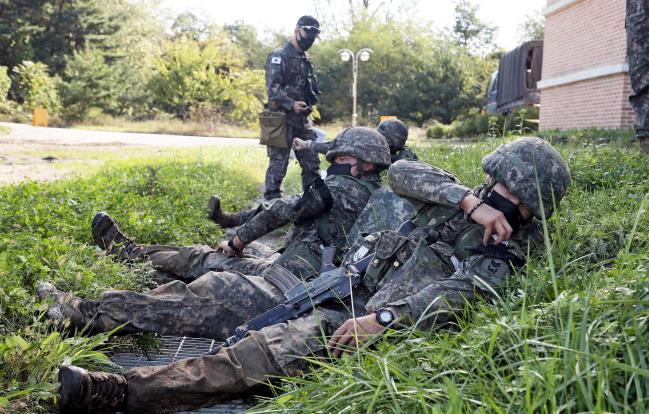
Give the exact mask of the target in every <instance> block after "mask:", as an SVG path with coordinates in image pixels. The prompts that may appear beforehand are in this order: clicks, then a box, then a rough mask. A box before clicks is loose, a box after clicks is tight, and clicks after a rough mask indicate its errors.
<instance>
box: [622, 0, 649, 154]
mask: <svg viewBox="0 0 649 414" xmlns="http://www.w3.org/2000/svg"><path fill="white" fill-rule="evenodd" d="M626 10H627V14H626V31H627V55H628V58H629V76H630V78H631V88H632V89H633V93H632V95H631V96H630V97H629V101H630V102H631V106H632V107H633V110H634V111H635V114H636V118H635V132H636V136H637V137H638V139H640V140H641V141H644V142H642V144H643V147H645V149H646V150H647V151H649V3H648V2H647V1H646V0H627V2H626Z"/></svg>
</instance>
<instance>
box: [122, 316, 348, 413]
mask: <svg viewBox="0 0 649 414" xmlns="http://www.w3.org/2000/svg"><path fill="white" fill-rule="evenodd" d="M342 309H344V308H342ZM349 317H350V314H349V313H347V312H346V311H344V310H331V309H318V311H316V312H312V313H309V314H307V315H305V316H303V317H300V318H298V319H295V320H292V321H288V322H285V323H280V324H277V325H273V326H270V327H268V328H264V329H262V330H261V331H259V332H250V334H249V335H248V336H246V337H245V338H244V339H243V340H241V341H240V342H238V343H237V344H235V345H234V346H232V347H230V348H223V349H221V350H220V351H219V352H218V353H217V354H216V355H212V356H206V357H200V358H188V359H184V360H181V361H178V362H176V363H173V364H170V365H166V366H158V367H142V368H134V369H130V370H128V371H126V372H125V373H124V375H125V376H126V378H127V379H128V393H127V412H129V413H162V412H176V411H181V410H192V409H196V408H199V407H202V406H208V405H212V404H216V403H218V402H219V401H221V400H223V399H226V398H228V395H231V394H236V393H241V392H245V391H249V390H251V389H252V388H254V387H256V386H259V385H260V383H263V382H266V381H268V380H270V379H271V378H272V377H274V376H278V375H289V376H290V375H296V374H297V373H298V372H299V371H304V370H305V369H308V367H309V366H308V363H307V362H306V361H305V360H304V359H302V357H304V356H308V355H316V356H325V354H326V350H325V345H324V344H325V343H326V342H325V341H324V336H329V335H331V334H332V333H333V332H334V330H335V329H336V328H337V327H338V326H340V325H341V324H342V323H343V322H344V321H345V320H347V319H348V318H349Z"/></svg>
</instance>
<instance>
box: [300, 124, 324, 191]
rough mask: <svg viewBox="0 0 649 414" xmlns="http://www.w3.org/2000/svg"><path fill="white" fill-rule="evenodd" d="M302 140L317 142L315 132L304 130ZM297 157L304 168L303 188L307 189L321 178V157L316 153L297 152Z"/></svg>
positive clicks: (301, 135) (301, 132) (301, 133)
mask: <svg viewBox="0 0 649 414" xmlns="http://www.w3.org/2000/svg"><path fill="white" fill-rule="evenodd" d="M300 138H302V139H304V140H315V132H313V130H312V129H304V130H302V131H300ZM295 157H296V158H297V161H298V162H299V163H300V167H301V168H302V188H306V187H307V186H308V185H309V184H311V183H312V182H313V181H314V180H315V179H316V178H318V177H320V157H319V156H318V154H317V153H316V152H314V151H295Z"/></svg>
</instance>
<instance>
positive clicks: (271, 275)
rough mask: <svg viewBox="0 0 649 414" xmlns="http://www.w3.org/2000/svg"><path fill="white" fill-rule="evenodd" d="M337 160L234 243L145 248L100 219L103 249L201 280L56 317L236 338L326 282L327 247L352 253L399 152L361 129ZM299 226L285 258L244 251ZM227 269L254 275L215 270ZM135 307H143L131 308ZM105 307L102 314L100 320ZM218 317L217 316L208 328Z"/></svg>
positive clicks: (257, 217)
mask: <svg viewBox="0 0 649 414" xmlns="http://www.w3.org/2000/svg"><path fill="white" fill-rule="evenodd" d="M327 160H329V161H330V162H331V166H330V167H329V169H328V170H327V172H328V175H327V177H326V178H325V179H324V180H322V179H320V178H319V179H318V180H316V182H315V183H313V184H312V185H310V186H309V187H307V189H306V190H305V191H304V193H303V194H301V195H294V196H290V197H283V198H278V199H274V200H271V201H268V202H264V203H262V204H261V205H260V206H259V207H258V208H257V209H256V210H255V211H254V214H252V215H251V217H250V218H249V219H248V220H247V221H246V222H245V223H244V224H243V225H242V226H241V227H239V228H238V229H237V231H236V234H235V235H234V237H232V239H230V240H228V241H222V242H220V243H219V244H218V246H217V247H216V248H211V247H209V246H200V245H198V246H186V247H175V246H160V245H139V244H136V243H134V242H133V241H132V240H130V239H129V238H128V237H127V236H126V235H124V234H123V233H122V232H121V231H120V230H119V228H118V227H117V224H116V223H115V221H114V220H113V219H112V218H111V217H110V216H109V215H108V214H106V213H98V214H97V215H96V216H95V219H94V220H93V223H92V233H93V237H94V239H95V242H96V243H97V245H98V246H99V247H100V248H102V249H104V250H106V251H107V253H109V254H114V255H117V256H118V258H120V259H122V260H129V261H148V262H150V263H151V264H152V265H153V266H154V267H155V268H156V269H158V270H159V271H161V272H164V274H165V275H166V276H171V277H173V278H175V279H179V280H182V281H183V282H187V283H189V282H193V283H191V284H189V285H185V284H183V283H181V282H172V284H171V285H165V286H166V287H165V286H162V287H160V288H158V289H156V290H155V291H153V292H150V293H148V294H141V293H136V292H128V291H123V292H110V293H107V294H106V295H104V296H103V297H102V299H101V300H100V301H98V302H95V301H88V300H85V299H79V300H76V301H75V300H72V301H70V304H69V305H62V306H59V307H58V309H54V310H51V312H50V315H51V316H53V317H57V316H59V315H60V316H66V315H67V316H68V317H70V318H71V319H72V322H73V325H74V326H77V327H80V328H81V327H83V326H85V324H86V323H88V322H90V321H91V320H95V321H96V324H95V330H97V331H106V330H110V329H113V328H115V327H116V326H119V325H121V324H123V323H125V322H127V321H129V320H132V318H133V317H134V315H136V319H137V320H138V322H137V323H131V324H130V325H129V328H128V329H129V330H135V331H151V332H159V333H163V334H165V333H166V334H168V333H170V332H180V331H183V330H186V334H187V335H192V333H189V331H187V329H190V330H191V329H195V328H196V327H198V326H201V328H200V329H201V331H199V332H194V333H193V334H194V335H203V336H204V335H210V337H215V338H216V337H220V336H221V335H222V334H223V332H229V331H231V330H232V329H234V328H235V327H236V326H238V325H240V324H241V323H243V322H245V321H246V320H247V319H248V318H250V317H251V316H254V315H255V314H256V312H258V311H260V310H263V309H266V308H268V307H271V306H274V305H276V304H277V303H279V301H280V299H281V297H282V294H283V293H284V292H285V291H286V290H288V289H289V288H290V287H291V284H295V283H297V282H298V281H299V280H309V279H310V278H312V277H314V276H317V274H318V273H319V270H320V267H321V264H322V263H321V262H322V257H321V256H322V251H323V247H331V248H334V250H336V251H337V252H338V257H339V259H340V258H342V257H343V256H344V254H345V251H346V249H347V247H348V246H349V245H350V244H351V243H348V241H347V235H348V234H349V230H350V228H351V226H352V225H353V224H354V222H355V220H356V216H357V215H358V213H360V212H361V210H363V207H364V206H365V203H366V202H367V200H368V199H369V197H370V195H371V193H372V192H373V191H374V190H376V189H377V188H379V186H380V178H379V175H378V174H379V172H380V170H381V169H383V168H386V167H388V166H389V165H390V152H389V150H388V146H387V143H386V142H385V138H383V136H382V135H381V134H379V133H378V132H376V131H375V130H373V129H370V128H364V127H357V128H350V129H346V130H345V131H343V132H342V133H340V134H339V137H338V145H336V147H335V148H333V149H332V150H331V151H329V153H328V154H327ZM289 223H292V224H293V228H292V229H291V230H290V232H289V234H288V235H287V237H286V239H285V245H284V248H283V253H281V254H279V255H278V254H275V255H273V256H271V257H263V258H260V257H251V256H249V255H243V254H242V253H243V252H244V251H245V248H246V246H247V245H248V244H250V243H251V242H253V241H255V240H257V239H259V238H260V237H262V236H263V235H265V234H267V233H269V232H271V231H273V230H275V229H278V228H280V227H283V226H284V225H286V224H289ZM334 261H336V260H335V259H334ZM338 263H339V262H338ZM226 271H227V272H237V274H245V275H254V277H252V278H248V277H240V276H234V275H233V274H232V273H215V272H226ZM208 275H209V276H208ZM206 276H207V278H206ZM207 280H209V283H208V282H207ZM174 283H176V284H174ZM181 286H182V288H181ZM217 286H218V288H217ZM193 287H196V289H194V288H193ZM197 289H198V290H197ZM212 289H216V291H212ZM43 290H44V291H45V292H47V291H50V292H55V291H54V290H53V287H52V286H46V285H44V287H43ZM170 290H171V291H173V292H171V293H170ZM192 291H193V292H194V294H191V292H192ZM198 291H200V292H202V293H200V294H199V293H197V292H198ZM155 292H160V295H158V294H157V293H155ZM207 292H209V293H207ZM250 292H258V295H259V297H260V298H263V300H259V301H257V299H256V297H257V293H256V294H255V295H249V294H250ZM259 292H261V293H259ZM53 294H54V295H56V293H53ZM187 295H190V296H191V297H192V298H194V299H196V298H197V296H195V295H199V296H202V297H209V298H210V299H209V300H210V301H211V302H214V303H217V304H218V306H216V305H215V306H213V307H212V308H214V309H213V311H206V312H207V313H204V312H201V314H200V315H196V309H193V310H192V308H191V307H187V306H185V304H186V301H187V300H189V299H187V297H186V296H187ZM241 295H243V296H241ZM201 300H203V301H205V300H207V299H201ZM129 303H137V304H138V306H134V307H130V306H125V305H124V304H129ZM239 306H242V307H244V308H246V309H245V310H240V311H237V312H234V313H227V312H226V313H225V314H224V313H218V312H220V310H221V309H222V308H223V307H225V308H228V309H234V308H236V307H239ZM98 309H99V310H100V315H101V317H99V318H96V319H93V318H95V313H96V312H97V311H98ZM155 309H157V310H156V311H154V310H155ZM162 309H163V310H162ZM210 312H216V313H214V314H213V318H212V320H211V321H207V320H206V319H205V318H206V315H207V314H209V313H210ZM170 314H173V315H174V317H173V318H172V317H170V316H169V315H170ZM192 321H194V322H195V323H194V322H192ZM191 326H193V328H190V327H191ZM201 332H202V333H201ZM213 335H216V336H213ZM226 337H227V336H226Z"/></svg>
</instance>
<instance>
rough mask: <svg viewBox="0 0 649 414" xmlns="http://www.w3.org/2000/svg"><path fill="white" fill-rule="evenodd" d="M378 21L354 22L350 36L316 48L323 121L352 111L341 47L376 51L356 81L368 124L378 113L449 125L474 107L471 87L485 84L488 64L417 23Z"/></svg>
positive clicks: (348, 68)
mask: <svg viewBox="0 0 649 414" xmlns="http://www.w3.org/2000/svg"><path fill="white" fill-rule="evenodd" d="M377 20H378V19H367V20H365V21H363V22H358V23H357V24H356V25H355V26H354V27H353V28H352V30H351V32H350V34H349V35H348V36H346V37H340V38H338V39H335V40H329V41H324V42H322V43H321V44H320V45H319V46H318V47H317V48H314V51H313V57H314V60H315V64H316V67H317V69H318V77H319V79H320V83H321V89H322V90H323V91H324V92H323V95H322V96H321V102H320V104H319V106H318V107H319V109H320V114H321V116H322V119H323V120H324V121H331V120H333V119H339V118H344V119H347V117H348V114H350V113H351V98H350V94H349V91H350V86H349V85H350V83H351V65H350V63H349V62H341V61H340V57H339V56H338V53H337V51H338V50H339V49H340V48H342V47H347V48H350V49H352V50H358V49H360V48H361V47H369V48H372V49H373V50H374V53H373V54H372V56H371V58H370V60H368V61H367V62H361V63H360V65H359V77H358V92H359V96H358V103H359V105H360V106H361V107H362V109H363V110H362V111H361V116H364V117H368V116H370V117H371V120H372V122H374V121H376V118H378V116H377V115H397V116H399V117H400V118H402V119H410V120H412V121H414V122H415V123H417V124H422V123H424V122H426V121H428V120H430V119H437V120H439V121H442V122H445V123H450V122H451V121H453V120H454V119H455V118H457V117H458V116H459V115H460V114H462V113H464V112H467V111H468V110H469V109H471V108H472V107H475V106H477V104H478V102H479V99H480V97H479V94H478V92H477V91H476V90H475V88H474V86H475V85H476V84H483V83H486V79H487V77H488V75H489V74H490V72H491V70H492V66H491V63H488V64H487V63H485V60H484V59H483V58H481V57H478V56H474V55H471V54H470V53H468V52H467V50H466V49H465V48H463V47H461V46H459V45H458V44H457V43H456V42H455V40H454V39H451V38H449V37H445V36H440V35H438V34H435V33H432V32H430V31H428V30H427V29H426V28H424V27H421V26H418V25H417V24H415V23H409V24H405V23H397V22H379V21H377ZM370 108H371V110H372V112H373V114H370Z"/></svg>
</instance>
